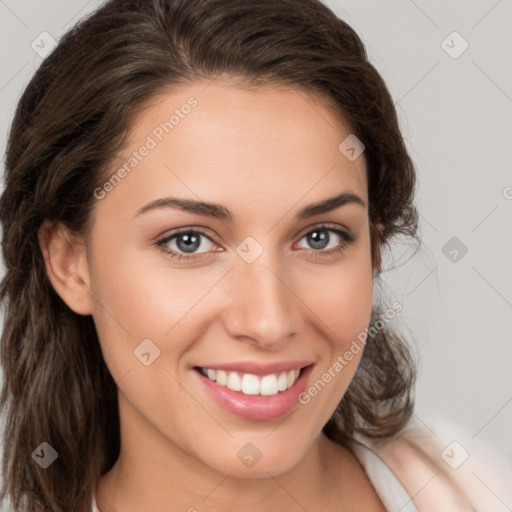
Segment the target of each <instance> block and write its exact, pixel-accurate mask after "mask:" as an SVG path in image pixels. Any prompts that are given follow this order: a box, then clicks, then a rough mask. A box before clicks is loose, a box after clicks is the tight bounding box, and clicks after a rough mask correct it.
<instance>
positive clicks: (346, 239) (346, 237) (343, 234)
mask: <svg viewBox="0 0 512 512" xmlns="http://www.w3.org/2000/svg"><path fill="white" fill-rule="evenodd" d="M321 230H325V231H330V232H333V233H335V234H337V235H338V236H340V238H341V241H340V243H339V245H338V247H337V248H336V249H331V250H329V251H325V250H315V249H311V250H310V251H308V252H310V253H311V255H312V256H313V258H318V257H331V256H332V257H334V256H337V255H338V254H341V253H342V252H343V251H345V250H346V249H347V248H348V247H349V246H350V245H351V244H353V243H354V242H355V236H354V234H353V233H351V232H350V231H343V230H341V229H339V228H333V227H331V226H329V225H326V224H323V225H320V226H316V227H315V228H313V229H311V230H310V231H308V232H307V233H305V234H304V235H302V236H301V238H300V240H302V239H303V238H304V237H306V236H307V235H309V234H311V233H313V232H315V231H321ZM183 233H186V234H191V233H193V234H200V235H203V236H205V237H206V238H208V240H210V241H211V242H213V243H215V242H214V241H213V240H212V239H211V238H210V236H208V234H207V233H206V232H204V231H203V230H201V229H197V228H196V229H192V228H183V229H179V230H177V231H174V232H173V233H172V234H171V235H168V236H165V237H164V238H161V239H160V240H158V241H157V242H156V244H155V245H156V246H157V247H158V248H159V249H160V250H161V251H162V252H163V253H164V254H165V255H167V256H169V257H170V258H173V259H177V260H196V261H197V260H202V259H204V258H207V257H209V254H211V253H202V254H196V255H193V256H186V255H183V254H181V253H178V252H176V251H174V250H171V249H168V248H167V247H166V244H167V243H169V242H170V241H171V240H172V239H173V238H175V237H177V236H178V235H180V234H183Z"/></svg>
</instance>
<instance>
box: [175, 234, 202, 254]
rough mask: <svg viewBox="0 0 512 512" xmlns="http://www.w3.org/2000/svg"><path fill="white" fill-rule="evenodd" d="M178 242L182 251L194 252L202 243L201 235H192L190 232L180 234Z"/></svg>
mask: <svg viewBox="0 0 512 512" xmlns="http://www.w3.org/2000/svg"><path fill="white" fill-rule="evenodd" d="M180 241H182V242H183V244H182V243H180ZM176 244H177V245H178V247H179V249H180V251H183V252H194V250H196V249H197V248H198V247H199V245H200V244H199V237H198V236H197V235H190V234H185V235H180V236H179V237H178V240H177V242H176ZM194 244H195V245H194Z"/></svg>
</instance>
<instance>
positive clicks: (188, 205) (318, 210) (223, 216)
mask: <svg viewBox="0 0 512 512" xmlns="http://www.w3.org/2000/svg"><path fill="white" fill-rule="evenodd" d="M346 204H356V205H359V206H362V207H363V208H366V205H365V202H364V201H363V200H362V199H361V198H360V197H359V196H358V195H356V194H353V193H351V192H343V193H342V194H339V195H337V196H334V197H330V198H328V199H324V200H323V201H320V202H318V203H313V204H310V205H308V206H306V207H305V208H303V209H302V210H300V211H299V212H297V214H296V215H295V218H296V219H297V220H303V219H307V218H309V217H313V216H315V215H320V214H322V213H327V212H330V211H332V210H336V209H337V208H340V207H342V206H345V205H346ZM159 208H175V209H178V210H182V211H185V212H190V213H196V214H199V215H204V216H206V217H212V218H215V219H219V220H226V221H230V222H233V221H234V220H235V216H234V214H233V213H232V212H231V211H229V210H228V209H227V208H225V207H224V206H222V205H220V204H215V203H206V202H203V201H195V200H192V199H182V198H178V197H163V198H161V199H156V200H154V201H151V202H149V203H147V204H145V205H144V206H143V207H142V208H140V210H139V211H138V212H137V214H136V215H135V217H138V216H139V215H142V214H144V213H147V212H149V211H152V210H156V209H159Z"/></svg>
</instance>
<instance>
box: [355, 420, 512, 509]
mask: <svg viewBox="0 0 512 512" xmlns="http://www.w3.org/2000/svg"><path fill="white" fill-rule="evenodd" d="M361 445H362V446H364V447H366V448H367V449H369V450H370V451H371V452H373V454H374V455H375V456H376V457H375V460H377V459H380V461H381V462H382V463H383V465H385V466H386V468H387V469H388V470H389V471H388V473H389V474H390V475H391V476H392V477H395V478H396V479H397V480H398V481H399V482H400V484H401V485H402V486H403V489H404V490H405V491H406V492H407V494H408V496H409V499H410V501H411V502H413V503H414V505H415V506H416V508H417V510H418V511H419V512H430V511H433V510H435V511H436V512H443V511H447V512H448V511H450V512H465V511H468V512H469V511H471V512H475V511H476V512H488V511H493V512H501V511H503V512H510V510H512V464H511V461H510V460H509V459H508V458H506V457H505V456H502V455H500V454H498V453H497V452H496V451H495V450H494V449H492V448H491V447H490V446H489V445H487V444H485V443H484V442H482V441H481V440H480V439H479V438H478V437H476V438H475V437H474V436H473V437H471V435H470V434H469V433H468V432H467V431H465V430H464V429H462V428H461V427H460V426H458V425H456V424H454V423H449V422H446V421H441V420H432V419H429V425H428V426H427V425H426V424H425V423H423V422H422V421H421V420H419V419H418V418H417V417H416V418H415V417H413V419H412V420H411V421H410V422H409V423H408V424H407V425H406V427H405V428H404V429H402V431H401V432H400V433H399V434H398V435H396V436H394V437H393V438H386V439H379V440H374V439H369V438H367V437H362V436H360V437H358V439H357V442H355V443H354V447H355V452H357V451H358V450H359V455H358V456H359V458H360V460H362V458H363V459H364V455H363V454H362V450H361ZM358 446H359V448H358ZM365 451H367V450H365ZM368 460H369V459H368V458H366V463H367V465H368ZM381 474H382V473H381ZM374 483H375V482H374ZM376 483H377V484H378V482H376Z"/></svg>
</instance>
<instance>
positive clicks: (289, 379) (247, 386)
mask: <svg viewBox="0 0 512 512" xmlns="http://www.w3.org/2000/svg"><path fill="white" fill-rule="evenodd" d="M201 373H202V374H203V375H204V376H206V377H208V378H209V379H210V380H211V381H213V382H217V384H219V386H224V387H227V388H228V389H231V390H233V391H239V392H241V393H243V394H244V395H264V396H269V395H277V394H278V393H280V392H282V391H286V390H287V389H288V388H291V387H292V386H293V385H294V384H295V381H296V380H297V378H298V377H299V373H300V370H290V371H288V372H281V373H273V374H270V375H264V376H263V377H259V376H257V375H253V374H251V373H243V374H240V373H238V372H226V371H224V370H212V369H211V368H201Z"/></svg>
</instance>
